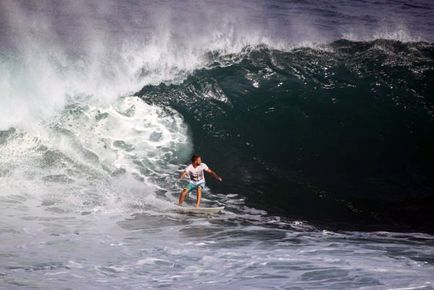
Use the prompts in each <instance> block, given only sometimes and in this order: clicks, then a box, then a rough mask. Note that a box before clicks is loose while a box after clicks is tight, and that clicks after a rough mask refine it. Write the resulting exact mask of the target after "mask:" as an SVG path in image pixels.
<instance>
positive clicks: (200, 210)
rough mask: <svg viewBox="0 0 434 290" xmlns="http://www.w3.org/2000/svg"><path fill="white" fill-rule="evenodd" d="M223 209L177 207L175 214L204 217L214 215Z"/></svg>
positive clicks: (221, 207)
mask: <svg viewBox="0 0 434 290" xmlns="http://www.w3.org/2000/svg"><path fill="white" fill-rule="evenodd" d="M224 208H225V207H224V206H219V207H198V208H196V207H179V208H177V209H176V211H177V212H180V213H187V214H204V215H211V214H215V213H219V212H221V211H222V210H223V209H224Z"/></svg>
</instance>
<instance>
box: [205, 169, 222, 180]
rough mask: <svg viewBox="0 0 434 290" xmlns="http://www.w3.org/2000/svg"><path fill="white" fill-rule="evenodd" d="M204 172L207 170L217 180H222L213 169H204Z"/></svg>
mask: <svg viewBox="0 0 434 290" xmlns="http://www.w3.org/2000/svg"><path fill="white" fill-rule="evenodd" d="M205 171H206V172H208V173H209V174H211V175H212V176H214V178H215V179H217V180H218V181H222V180H223V179H222V178H221V177H220V176H218V175H217V173H215V172H214V171H212V170H211V169H209V168H208V169H205Z"/></svg>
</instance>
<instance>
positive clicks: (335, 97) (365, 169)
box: [140, 40, 434, 229]
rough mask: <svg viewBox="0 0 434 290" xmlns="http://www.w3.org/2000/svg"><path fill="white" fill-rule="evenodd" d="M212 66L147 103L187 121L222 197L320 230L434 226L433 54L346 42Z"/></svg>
mask: <svg viewBox="0 0 434 290" xmlns="http://www.w3.org/2000/svg"><path fill="white" fill-rule="evenodd" d="M209 58H210V63H211V64H210V66H209V67H207V68H205V69H201V70H197V71H195V73H194V74H193V75H191V76H190V77H188V78H187V80H186V81H185V82H183V83H182V84H180V85H160V86H157V87H155V86H147V87H145V88H144V89H143V90H141V92H140V95H142V96H143V98H144V99H145V100H148V101H150V102H152V103H155V104H160V105H169V106H171V107H172V108H174V109H175V110H177V111H178V112H180V113H181V114H182V115H183V116H184V118H185V119H186V121H187V122H188V123H189V125H190V126H191V128H192V134H193V140H194V146H195V150H196V151H197V152H201V153H202V154H203V155H204V156H206V158H207V159H211V160H213V161H214V162H213V163H215V166H216V167H217V168H218V169H219V170H220V171H222V172H224V173H225V177H226V179H225V180H226V182H225V184H226V185H225V186H221V187H218V188H219V190H220V191H222V192H231V193H240V194H242V195H243V196H247V197H248V198H249V200H250V201H251V202H252V203H253V204H255V206H260V207H262V208H266V209H269V210H271V211H274V212H279V213H283V214H285V215H288V216H299V217H304V218H306V217H308V218H310V219H314V220H317V221H321V220H324V219H325V220H335V221H346V222H348V221H350V222H352V223H354V222H357V221H358V222H361V223H374V224H375V223H380V224H383V223H386V224H391V225H392V224H395V223H396V224H401V225H404V226H405V225H410V224H411V225H415V224H417V225H418V226H421V227H424V228H426V229H428V228H429V227H430V226H432V220H433V219H432V217H433V216H432V212H433V211H432V210H433V205H434V204H433V198H434V135H433V134H432V132H434V115H433V109H434V98H433V94H432V91H433V89H434V46H433V45H432V44H428V43H422V42H420V43H401V42H398V41H390V40H376V41H371V42H351V41H346V40H339V41H335V42H333V43H331V44H330V45H326V46H323V47H322V48H321V49H310V48H299V49H293V50H289V51H282V50H274V49H270V48H267V47H253V48H252V47H248V48H246V49H244V50H243V52H241V53H240V54H232V55H219V54H209ZM216 186H217V185H216ZM431 228H432V227H431Z"/></svg>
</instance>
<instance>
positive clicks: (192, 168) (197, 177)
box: [179, 154, 223, 207]
mask: <svg viewBox="0 0 434 290" xmlns="http://www.w3.org/2000/svg"><path fill="white" fill-rule="evenodd" d="M204 171H206V172H208V173H209V174H211V175H212V176H214V177H215V179H217V180H218V181H222V180H223V179H222V178H221V177H220V176H218V175H217V174H216V173H215V172H214V171H212V170H211V169H209V167H208V166H207V165H206V164H205V163H202V159H201V157H200V156H199V155H196V154H195V155H193V156H192V157H191V164H190V165H188V166H187V167H186V168H185V170H184V171H183V172H182V173H181V176H180V178H181V179H182V178H184V177H185V176H186V175H188V177H189V178H190V181H189V183H188V184H187V186H186V187H184V188H183V189H182V191H181V193H180V194H179V205H182V203H183V202H184V199H185V197H186V196H187V193H189V192H190V191H192V190H195V189H196V190H197V200H196V207H199V205H200V199H201V197H202V190H203V189H204V188H205V174H204Z"/></svg>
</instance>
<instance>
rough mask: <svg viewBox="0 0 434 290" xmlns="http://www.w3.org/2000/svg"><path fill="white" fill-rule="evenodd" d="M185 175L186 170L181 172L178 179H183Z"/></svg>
mask: <svg viewBox="0 0 434 290" xmlns="http://www.w3.org/2000/svg"><path fill="white" fill-rule="evenodd" d="M186 175H187V171H186V170H184V171H182V172H181V174H180V175H179V179H183V178H184V177H185V176H186Z"/></svg>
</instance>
